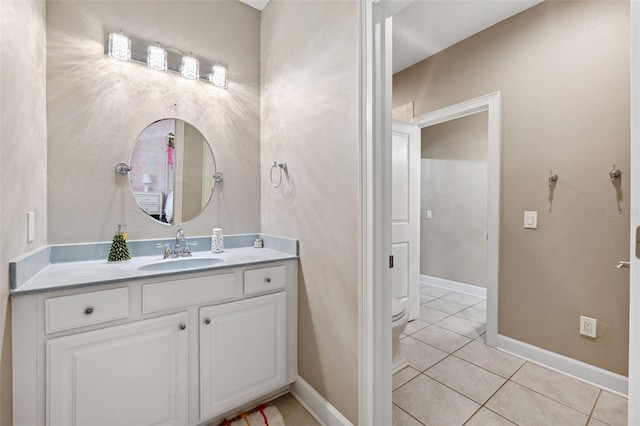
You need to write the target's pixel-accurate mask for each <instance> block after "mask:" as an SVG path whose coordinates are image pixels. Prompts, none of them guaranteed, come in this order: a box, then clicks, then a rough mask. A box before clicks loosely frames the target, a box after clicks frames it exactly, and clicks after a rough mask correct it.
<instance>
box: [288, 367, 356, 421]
mask: <svg viewBox="0 0 640 426" xmlns="http://www.w3.org/2000/svg"><path fill="white" fill-rule="evenodd" d="M291 395H293V396H294V398H295V399H297V400H298V402H299V403H300V404H301V405H302V406H303V407H304V408H305V409H306V410H307V411H308V412H309V414H311V415H312V416H313V418H314V419H316V420H317V421H318V423H320V424H321V425H323V426H334V425H336V426H337V425H344V426H352V423H351V422H350V421H349V420H348V419H347V418H346V417H345V416H343V415H342V413H341V412H340V411H338V410H337V409H336V408H335V407H334V406H333V405H331V404H330V403H329V401H327V400H326V399H324V398H323V397H322V395H320V394H319V393H318V391H317V390H315V389H314V388H313V386H311V385H310V384H309V383H307V381H306V380H304V379H303V378H302V377H300V376H298V377H297V378H296V381H295V382H294V383H292V384H291Z"/></svg>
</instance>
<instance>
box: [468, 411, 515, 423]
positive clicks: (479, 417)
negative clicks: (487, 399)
mask: <svg viewBox="0 0 640 426" xmlns="http://www.w3.org/2000/svg"><path fill="white" fill-rule="evenodd" d="M512 425H513V423H511V422H510V421H509V420H507V419H505V418H504V417H500V416H499V415H497V414H496V413H494V412H493V411H491V410H487V409H486V408H484V407H483V408H481V409H480V410H478V412H477V413H476V414H474V415H473V417H471V420H469V421H468V422H467V423H465V424H464V426H512Z"/></svg>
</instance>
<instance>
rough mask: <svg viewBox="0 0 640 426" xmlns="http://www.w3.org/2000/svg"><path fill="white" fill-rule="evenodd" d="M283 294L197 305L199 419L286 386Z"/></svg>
mask: <svg viewBox="0 0 640 426" xmlns="http://www.w3.org/2000/svg"><path fill="white" fill-rule="evenodd" d="M286 327H287V324H286V293H285V292H281V293H275V294H269V295H266V296H260V297H254V298H252V299H246V300H241V301H238V302H233V303H226V304H224V305H217V306H208V307H205V308H201V309H200V418H201V420H204V419H207V418H210V417H212V416H215V415H218V414H222V413H223V412H225V411H227V410H230V409H232V408H235V407H237V406H239V405H241V404H243V403H245V402H246V401H249V400H251V399H252V398H254V397H255V398H257V397H260V396H262V395H264V394H265V393H268V392H270V391H273V390H277V389H278V388H280V387H281V386H284V385H286V383H287V375H286V371H287V370H286V367H287V350H286V349H287V347H286V337H285V336H286Z"/></svg>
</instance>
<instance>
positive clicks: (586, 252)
mask: <svg viewBox="0 0 640 426" xmlns="http://www.w3.org/2000/svg"><path fill="white" fill-rule="evenodd" d="M629 52H630V50H629V4H628V2H622V1H613V2H599V1H581V2H570V1H562V2H543V3H541V4H540V5H538V6H536V7H534V8H532V9H529V10H528V11H525V12H523V13H521V14H519V15H516V16H515V17H513V18H512V19H509V20H507V21H504V22H502V23H500V24H498V25H496V26H494V27H492V28H490V29H488V30H485V31H483V32H481V33H479V34H478V35H476V36H473V37H471V38H469V39H467V40H464V41H463V42H461V43H459V44H457V45H455V46H453V47H451V48H449V49H447V50H445V51H443V52H441V53H440V54H438V55H435V56H433V57H432V58H430V59H428V60H426V61H423V62H421V63H419V64H417V65H415V66H413V67H411V68H409V69H407V70H405V71H403V72H401V73H398V74H397V75H396V76H395V78H394V105H403V104H406V103H408V102H411V101H414V102H415V114H416V115H419V114H423V113H426V112H429V111H432V110H435V109H437V108H440V107H443V106H446V105H451V104H454V103H456V102H460V101H463V100H466V99H470V98H473V97H476V96H479V95H483V94H486V93H490V92H493V91H496V90H499V91H501V93H502V143H503V149H502V167H503V169H502V170H503V175H502V194H501V202H502V208H501V225H500V233H501V238H500V250H501V252H500V272H499V273H500V277H499V333H500V334H502V335H505V336H508V337H511V338H514V339H517V340H520V341H523V342H526V343H529V344H532V345H535V346H538V347H541V348H544V349H547V350H550V351H553V352H556V353H559V354H562V355H566V356H568V357H571V358H575V359H578V360H580V361H583V362H586V363H589V364H592V365H595V366H598V367H602V368H605V369H607V370H610V371H613V372H616V373H620V374H624V375H626V374H627V362H628V320H629V316H628V314H629V312H628V306H629V274H628V271H627V270H617V269H615V268H614V267H613V266H614V265H616V264H617V262H618V261H619V260H626V259H628V258H629V250H628V247H629V235H628V233H629V217H628V214H629V56H630V53H629ZM613 164H616V165H617V166H618V168H619V169H620V170H622V178H621V179H620V182H619V183H618V184H616V185H615V186H614V185H613V184H612V182H611V180H610V179H609V175H608V172H609V170H611V167H612V165H613ZM550 169H553V171H554V173H557V174H558V176H559V179H558V182H557V185H556V187H555V189H553V190H550V188H549V185H548V183H547V177H548V175H549V170H550ZM525 210H536V211H538V220H539V228H538V229H537V230H525V229H523V212H524V211H525ZM580 315H586V316H589V317H593V318H597V319H598V339H597V340H595V341H594V340H592V339H589V338H586V337H581V336H580V335H579V334H578V324H579V316H580Z"/></svg>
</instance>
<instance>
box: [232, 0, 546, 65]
mask: <svg viewBox="0 0 640 426" xmlns="http://www.w3.org/2000/svg"><path fill="white" fill-rule="evenodd" d="M240 1H241V2H243V3H246V4H248V5H249V6H252V7H255V8H256V9H258V10H262V9H264V7H265V6H266V5H267V3H268V2H269V0H240ZM298 1H300V0H298ZM541 1H542V0H386V1H385V2H384V3H381V4H382V5H383V7H384V8H386V9H387V10H388V11H389V12H390V13H392V14H393V73H394V74H395V73H397V72H398V71H402V70H403V69H405V68H408V67H410V66H411V65H413V64H416V63H418V62H420V61H422V60H423V59H426V58H428V57H429V56H431V55H434V54H436V53H438V52H440V51H441V50H444V49H446V48H447V47H449V46H453V45H454V44H456V43H458V42H459V41H462V40H464V39H465V38H468V37H470V36H472V35H474V34H476V33H479V32H480V31H482V30H484V29H486V28H489V27H491V26H493V25H495V24H497V23H498V22H500V21H504V20H505V19H507V18H510V17H511V16H513V15H516V14H518V13H520V12H522V11H523V10H526V9H529V8H530V7H532V6H535V5H536V4H538V3H540V2H541Z"/></svg>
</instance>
